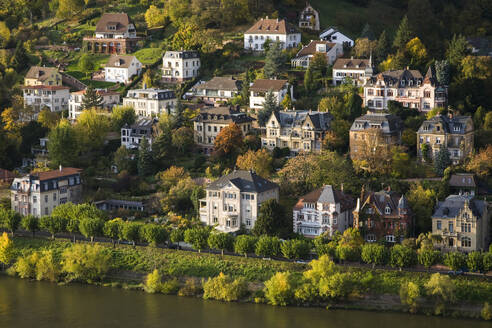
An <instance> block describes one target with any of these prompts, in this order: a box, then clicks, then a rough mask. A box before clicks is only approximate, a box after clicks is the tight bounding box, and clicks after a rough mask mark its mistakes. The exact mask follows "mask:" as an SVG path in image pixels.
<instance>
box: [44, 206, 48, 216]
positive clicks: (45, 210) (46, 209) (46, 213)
mask: <svg viewBox="0 0 492 328" xmlns="http://www.w3.org/2000/svg"><path fill="white" fill-rule="evenodd" d="M48 214H49V213H48V208H47V207H45V208H44V215H48Z"/></svg>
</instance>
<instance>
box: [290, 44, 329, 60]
mask: <svg viewBox="0 0 492 328" xmlns="http://www.w3.org/2000/svg"><path fill="white" fill-rule="evenodd" d="M318 44H325V45H326V52H328V51H330V49H331V48H333V47H334V46H336V44H335V43H333V42H329V41H311V42H309V44H308V45H306V46H304V47H302V49H301V50H299V52H298V53H297V55H296V57H302V56H308V55H314V54H315V53H316V52H317V51H316V46H317V45H318Z"/></svg>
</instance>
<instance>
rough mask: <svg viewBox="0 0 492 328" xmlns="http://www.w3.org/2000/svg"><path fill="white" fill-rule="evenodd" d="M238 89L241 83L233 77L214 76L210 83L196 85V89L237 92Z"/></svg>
mask: <svg viewBox="0 0 492 328" xmlns="http://www.w3.org/2000/svg"><path fill="white" fill-rule="evenodd" d="M240 87H241V81H238V80H236V79H235V78H233V77H229V76H215V77H213V78H212V79H211V80H210V81H207V82H205V83H202V84H199V85H197V86H196V89H197V90H203V89H209V90H228V91H239V88H240Z"/></svg>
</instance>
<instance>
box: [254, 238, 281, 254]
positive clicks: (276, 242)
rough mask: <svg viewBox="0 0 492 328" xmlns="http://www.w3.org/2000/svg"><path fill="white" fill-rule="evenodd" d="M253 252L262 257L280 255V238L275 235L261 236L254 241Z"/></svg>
mask: <svg viewBox="0 0 492 328" xmlns="http://www.w3.org/2000/svg"><path fill="white" fill-rule="evenodd" d="M255 254H256V255H258V256H263V257H272V256H278V255H280V239H278V238H277V237H269V236H261V237H260V238H259V239H258V242H257V243H256V247H255Z"/></svg>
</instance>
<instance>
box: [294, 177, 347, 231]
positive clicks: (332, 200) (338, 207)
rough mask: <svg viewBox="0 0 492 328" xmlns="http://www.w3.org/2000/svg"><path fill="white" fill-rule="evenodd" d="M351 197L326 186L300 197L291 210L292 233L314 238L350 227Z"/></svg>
mask: <svg viewBox="0 0 492 328" xmlns="http://www.w3.org/2000/svg"><path fill="white" fill-rule="evenodd" d="M354 207H355V203H354V200H353V199H352V197H350V196H348V195H346V194H344V193H343V192H342V191H340V190H335V189H334V188H333V186H331V185H327V186H324V187H322V188H318V189H316V190H314V191H312V192H310V193H309V194H307V195H304V196H302V197H301V198H300V199H299V201H298V202H297V204H296V205H295V206H294V210H293V223H294V232H295V233H299V234H302V235H304V236H306V237H310V238H314V237H317V236H320V235H327V236H330V237H331V236H333V235H334V233H335V232H336V231H339V232H340V233H343V232H344V231H345V230H346V229H347V228H349V227H351V226H352V220H353V216H352V210H353V209H354Z"/></svg>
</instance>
